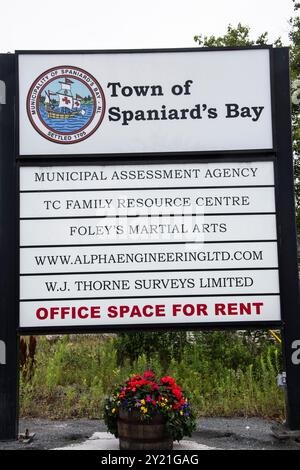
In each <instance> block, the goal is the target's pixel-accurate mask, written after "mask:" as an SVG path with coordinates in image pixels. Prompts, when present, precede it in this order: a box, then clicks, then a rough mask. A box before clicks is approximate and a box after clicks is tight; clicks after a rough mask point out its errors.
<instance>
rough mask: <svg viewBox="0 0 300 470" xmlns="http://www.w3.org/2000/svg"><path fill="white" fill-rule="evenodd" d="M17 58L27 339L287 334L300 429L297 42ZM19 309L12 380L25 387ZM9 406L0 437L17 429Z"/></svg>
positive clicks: (293, 424)
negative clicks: (204, 332)
mask: <svg viewBox="0 0 300 470" xmlns="http://www.w3.org/2000/svg"><path fill="white" fill-rule="evenodd" d="M7 60H10V59H7ZM16 62H17V69H18V72H17V76H18V91H17V95H16V96H14V94H13V93H12V92H11V91H10V92H9V93H8V103H10V104H9V107H8V109H9V111H10V116H11V117H10V119H11V120H10V123H11V125H10V135H11V134H12V130H13V129H14V125H13V124H14V123H13V118H12V116H13V106H12V103H13V102H14V101H16V102H17V112H16V113H15V115H16V116H17V121H16V127H17V142H13V139H11V140H10V141H9V142H8V143H7V145H4V146H2V147H3V149H4V150H5V152H4V153H5V156H6V160H5V161H6V164H7V168H8V169H9V171H10V173H9V175H8V176H6V174H5V178H2V179H3V184H4V185H6V191H5V193H4V196H3V197H2V198H1V199H0V202H1V204H2V207H3V214H5V217H4V219H5V224H6V225H5V226H6V227H10V229H9V230H8V231H7V232H5V234H4V237H6V238H5V241H6V243H7V245H3V244H2V245H1V247H2V251H3V260H4V261H3V265H2V269H3V270H4V272H5V276H2V277H3V279H5V281H6V282H7V285H8V286H9V287H8V288H7V287H5V285H4V284H3V286H2V287H1V286H0V287H1V288H2V290H1V298H2V299H5V296H7V294H10V295H11V297H12V298H15V295H14V291H13V289H14V286H15V285H16V279H15V278H14V277H13V276H12V275H11V272H12V271H14V270H16V268H15V267H14V265H13V263H11V260H12V259H14V257H15V253H16V246H15V245H16V243H15V244H14V236H15V235H14V234H15V233H16V230H15V227H14V226H13V224H12V223H11V219H12V218H13V215H14V214H15V206H14V204H13V203H12V204H11V206H12V207H10V206H9V203H10V202H11V201H14V195H15V192H14V189H15V179H14V177H12V171H13V169H14V166H13V164H12V162H13V155H12V149H13V148H15V147H16V154H17V155H16V156H17V161H18V169H19V190H20V197H19V216H20V221H19V246H18V249H19V253H20V259H19V261H20V272H19V274H20V276H19V277H20V285H19V294H20V295H19V297H20V299H19V313H20V317H19V325H18V326H19V330H18V331H19V332H20V333H22V334H37V333H38V334H46V333H49V332H50V333H54V332H55V333H64V332H67V331H68V332H72V333H79V332H93V333H94V332H96V331H114V330H116V331H119V330H121V329H125V330H128V329H129V328H134V329H139V330H141V329H158V328H163V329H174V328H181V329H183V328H185V329H203V328H206V327H207V328H208V327H209V328H214V329H217V328H224V326H225V327H227V326H228V327H230V328H237V329H245V328H269V327H270V326H272V327H278V328H281V329H282V338H283V345H284V358H285V359H284V360H285V365H284V369H285V370H286V375H287V390H286V391H287V394H286V395H287V400H288V403H287V421H288V424H289V427H290V428H291V429H299V428H300V401H299V397H300V385H299V384H300V380H299V377H300V376H299V374H300V360H299V357H300V355H299V344H300V317H299V308H300V305H299V281H298V266H297V245H296V226H295V207H294V193H293V152H292V144H291V142H292V140H291V112H290V94H289V93H290V92H289V59H288V49H287V48H274V49H272V48H270V47H250V48H236V49H226V48H224V49H197V48H194V49H189V50H159V51H111V52H105V51H103V52H101V51H100V52H89V51H87V52H82V51H79V52H60V51H52V52H49V53H47V52H28V51H26V52H19V53H17V61H16ZM0 79H1V77H0ZM13 81H14V80H12V81H11V80H8V82H9V83H13ZM0 111H1V110H0ZM6 116H7V114H3V116H2V117H3V118H5V119H8V118H6ZM0 117H1V115H0ZM3 129H4V127H3V126H2V127H0V133H1V132H2V135H5V136H6V134H7V135H9V133H7V132H4V131H3ZM0 137H1V135H0ZM0 143H1V142H0ZM14 144H16V145H14ZM0 176H1V173H0ZM7 201H9V203H7ZM1 234H2V232H1ZM2 235H3V234H2ZM12 248H13V249H12ZM1 259H2V258H1ZM12 304H13V302H12V301H10V302H8V301H7V302H6V301H5V304H3V305H5V307H4V310H3V313H2V317H1V316H0V322H1V320H2V319H4V321H2V322H1V324H3V325H4V329H3V331H8V328H7V325H8V326H9V328H10V329H9V332H10V338H8V335H7V336H5V337H3V338H0V340H2V341H4V342H5V345H6V361H7V364H6V365H1V367H0V373H1V371H3V370H4V371H5V377H8V378H9V380H8V381H7V383H11V384H13V385H14V384H15V377H16V369H15V368H14V369H12V372H13V373H12V374H11V375H12V377H13V380H11V379H10V377H9V374H7V372H6V371H7V370H8V369H7V367H8V364H9V362H11V361H12V358H14V364H16V359H15V353H16V348H15V340H16V337H15V332H16V324H15V321H14V318H15V316H14V314H13V312H14V308H13V305H12ZM3 376H4V375H3ZM0 378H1V377H0ZM0 385H1V384H0ZM5 390H6V389H5ZM5 396H6V398H7V403H11V402H12V394H11V391H10V390H8V389H7V391H6V392H5ZM14 399H15V397H14ZM8 409H9V407H8V406H7V405H5V407H4V408H3V410H1V408H0V418H1V419H0V437H1V436H2V437H3V436H4V435H7V434H9V435H10V436H11V435H12V433H13V426H12V424H14V423H13V419H12V417H11V416H8V414H7V410H8ZM6 416H7V417H8V418H7V419H8V421H9V426H10V431H9V433H7V431H6V430H5V428H4V427H3V426H2V428H1V422H5V419H6V418H5V417H6ZM3 417H4V419H2V418H3Z"/></svg>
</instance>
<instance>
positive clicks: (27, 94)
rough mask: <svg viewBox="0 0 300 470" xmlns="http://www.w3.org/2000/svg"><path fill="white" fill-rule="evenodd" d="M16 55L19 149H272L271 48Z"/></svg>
mask: <svg viewBox="0 0 300 470" xmlns="http://www.w3.org/2000/svg"><path fill="white" fill-rule="evenodd" d="M18 59H19V100H20V108H19V128H20V129H19V130H20V134H19V135H20V141H19V145H20V155H73V154H80V155H86V154H97V155H99V154H102V155H108V154H118V155H121V154H135V153H143V154H145V153H185V154H186V153H190V152H204V151H205V152H207V151H229V150H230V151H240V150H254V149H260V150H263V149H266V150H269V149H272V148H273V136H272V107H271V85H270V51H269V49H255V48H253V49H240V50H224V51H209V50H204V51H203V50H202V51H201V50H198V49H194V50H190V51H175V50H173V51H172V50H171V51H165V52H153V53H151V52H149V51H148V52H132V53H130V54H126V53H99V54H92V53H87V54H84V55H83V54H51V55H49V54H43V53H39V54H26V53H24V54H20V55H19V57H18ZM216 136H218V138H217V139H216Z"/></svg>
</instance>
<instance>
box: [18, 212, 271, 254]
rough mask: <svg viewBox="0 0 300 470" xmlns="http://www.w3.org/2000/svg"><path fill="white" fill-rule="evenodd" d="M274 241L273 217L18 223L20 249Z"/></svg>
mask: <svg viewBox="0 0 300 470" xmlns="http://www.w3.org/2000/svg"><path fill="white" fill-rule="evenodd" d="M162 226H164V228H160V227H162ZM154 229H155V231H158V233H155V232H154ZM150 230H151V231H152V233H149V231H150ZM177 230H179V232H178V231H177ZM170 231H173V232H174V233H170ZM71 233H72V235H71ZM80 233H82V234H81V235H80ZM275 239H276V219H275V215H266V214H261V215H232V216H229V215H228V216H222V215H220V216H206V217H205V216H185V217H181V216H178V217H149V218H147V217H136V218H134V217H133V218H127V219H126V218H119V219H117V218H113V217H112V218H107V219H105V218H102V219H101V218H99V219H58V220H54V219H53V220H51V219H50V220H21V221H20V245H21V246H38V245H75V244H79V245H80V244H88V245H89V244H107V243H129V244H130V243H146V242H168V243H172V242H175V241H177V242H180V241H183V242H202V241H211V242H224V241H239V240H251V241H255V240H275Z"/></svg>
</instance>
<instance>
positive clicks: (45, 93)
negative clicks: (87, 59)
mask: <svg viewBox="0 0 300 470" xmlns="http://www.w3.org/2000/svg"><path fill="white" fill-rule="evenodd" d="M104 113H105V97H104V93H103V90H102V88H101V86H100V85H99V83H98V82H97V80H96V79H95V78H94V77H93V76H92V75H91V74H90V73H88V72H86V71H85V70H83V69H80V68H78V67H73V66H69V65H62V66H59V67H54V68H52V69H49V70H46V71H45V72H44V73H42V74H41V75H40V76H39V77H38V78H37V79H36V80H35V81H34V83H33V84H32V86H31V88H30V90H29V93H28V96H27V114H28V117H29V119H30V122H31V124H32V125H33V127H34V129H35V130H36V131H37V132H38V133H39V134H41V135H42V136H43V137H45V139H48V140H50V141H51V142H55V143H58V144H75V143H77V142H81V141H82V140H85V139H87V138H88V137H89V136H90V135H92V134H93V133H94V132H95V131H96V130H97V129H98V127H99V126H100V124H101V122H102V120H103V117H104Z"/></svg>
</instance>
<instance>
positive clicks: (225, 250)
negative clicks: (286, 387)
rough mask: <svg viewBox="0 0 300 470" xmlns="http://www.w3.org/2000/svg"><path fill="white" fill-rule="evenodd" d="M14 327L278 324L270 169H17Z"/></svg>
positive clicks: (261, 165)
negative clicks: (18, 279)
mask: <svg viewBox="0 0 300 470" xmlns="http://www.w3.org/2000/svg"><path fill="white" fill-rule="evenodd" d="M20 191H21V194H20V217H21V220H20V246H21V251H20V272H21V284H20V305H21V307H20V312H21V313H20V326H21V327H33V326H34V327H36V326H40V327H51V326H71V325H85V326H95V325H103V326H114V325H115V326H121V325H129V324H130V325H133V324H144V325H147V324H154V323H156V322H157V321H159V322H160V323H166V324H168V323H170V324H171V323H175V322H176V323H183V324H184V323H186V322H197V323H199V322H203V323H207V322H212V323H214V322H225V323H226V322H232V321H234V322H241V323H242V322H243V321H247V322H249V321H255V322H257V321H258V322H259V321H277V320H280V302H279V280H278V257H277V230H276V214H275V199H274V172H273V163H272V162H236V163H232V162H231V163H228V162H226V163H225V162H220V163H216V162H213V163H185V164H178V165H176V164H174V163H173V164H170V165H162V164H152V165H144V164H141V165H135V166H132V165H127V166H124V165H122V166H118V165H116V166H111V165H107V166H106V165H105V166H99V165H94V166H93V167H90V166H85V165H77V166H76V165H72V166H53V167H38V168H36V167H21V168H20Z"/></svg>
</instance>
